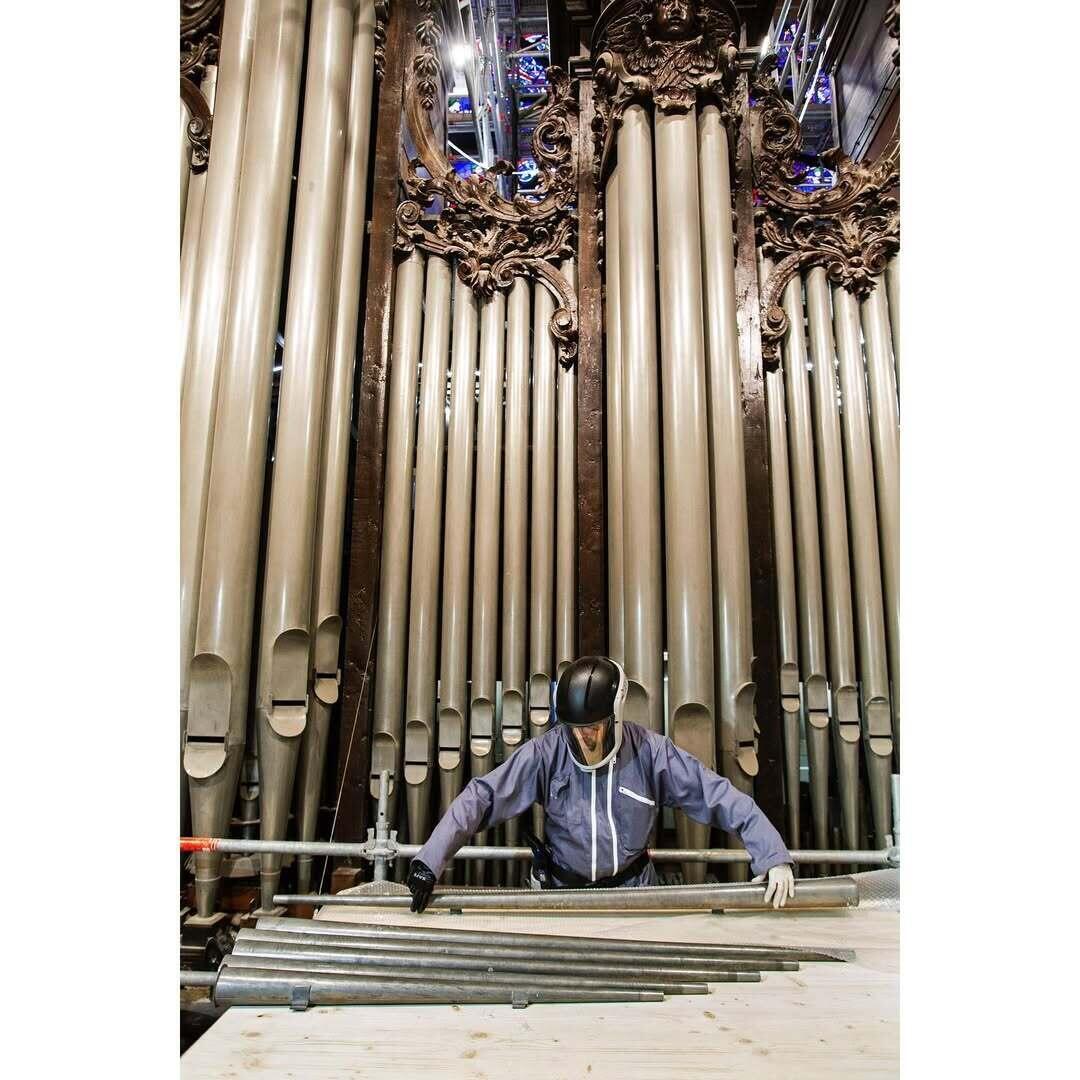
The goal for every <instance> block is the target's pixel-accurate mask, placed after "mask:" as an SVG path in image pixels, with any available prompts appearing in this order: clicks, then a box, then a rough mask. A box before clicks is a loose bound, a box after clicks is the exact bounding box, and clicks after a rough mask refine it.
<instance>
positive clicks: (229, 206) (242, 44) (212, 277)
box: [180, 0, 257, 862]
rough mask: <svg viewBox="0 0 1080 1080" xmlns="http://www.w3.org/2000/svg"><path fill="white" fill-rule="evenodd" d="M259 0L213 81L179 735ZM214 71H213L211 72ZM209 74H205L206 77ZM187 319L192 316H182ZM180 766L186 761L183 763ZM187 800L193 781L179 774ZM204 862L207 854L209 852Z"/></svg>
mask: <svg viewBox="0 0 1080 1080" xmlns="http://www.w3.org/2000/svg"><path fill="white" fill-rule="evenodd" d="M256 11H257V4H256V0H234V2H233V3H232V4H230V5H229V6H228V8H227V10H226V11H225V14H224V16H223V24H222V31H221V46H220V50H219V54H218V66H217V74H216V78H215V81H214V105H213V110H214V136H213V147H212V150H211V154H210V161H209V163H208V165H207V168H206V171H205V173H204V174H203V176H204V183H205V189H204V194H203V207H202V213H201V220H200V223H199V224H200V228H199V237H198V241H197V243H192V244H191V245H190V254H191V256H192V258H193V259H194V261H195V271H194V281H193V282H192V291H191V314H190V327H188V328H187V329H186V337H185V339H184V340H185V348H184V361H183V372H184V373H183V383H182V386H181V391H180V737H181V740H182V741H183V739H184V733H185V731H186V730H187V715H188V696H189V683H190V674H191V667H190V665H191V658H192V656H194V654H195V620H196V617H197V614H198V597H199V578H200V575H201V573H202V556H203V540H204V529H205V522H206V493H207V486H208V484H209V482H210V454H211V449H212V446H213V436H214V426H215V415H216V412H217V398H218V374H219V367H220V360H221V349H222V336H223V333H224V328H225V314H226V304H227V302H228V298H229V290H230V283H231V278H232V263H233V258H232V256H233V235H234V231H235V223H236V205H237V199H238V197H239V189H240V166H241V157H242V154H243V151H244V129H245V124H246V119H247V102H248V82H249V79H250V75H251V59H252V45H253V39H254V37H255V15H256ZM208 74H209V72H208ZM204 81H205V80H204ZM182 326H186V322H185V323H182ZM181 773H183V767H182V766H181ZM180 787H181V792H182V805H183V802H186V800H187V794H188V783H187V779H186V778H185V777H182V779H181V785H180ZM203 861H204V862H206V860H203Z"/></svg>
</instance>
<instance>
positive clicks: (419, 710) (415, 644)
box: [404, 256, 450, 840]
mask: <svg viewBox="0 0 1080 1080" xmlns="http://www.w3.org/2000/svg"><path fill="white" fill-rule="evenodd" d="M449 345H450V263H449V262H448V261H447V260H446V259H443V258H439V257H437V256H431V257H430V258H429V259H428V261H427V291H426V293H425V297H424V344H423V364H422V367H423V372H422V375H421V379H420V410H419V416H418V432H417V436H416V476H415V481H414V487H415V490H414V496H413V502H414V507H415V508H414V510H413V530H412V547H413V557H412V582H411V585H410V588H409V604H410V609H409V657H408V665H407V666H408V682H407V684H406V690H405V773H404V775H405V798H406V801H407V804H408V815H409V835H410V836H411V837H413V838H414V839H417V840H419V839H421V838H425V837H426V836H427V834H428V817H429V812H428V808H429V807H430V806H431V769H432V765H433V764H434V752H435V665H436V661H437V658H438V641H439V639H438V634H439V627H438V622H437V619H438V612H439V570H440V557H441V555H442V500H443V450H444V444H445V441H446V360H447V355H446V354H447V350H448V348H449Z"/></svg>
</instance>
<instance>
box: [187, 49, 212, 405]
mask: <svg viewBox="0 0 1080 1080" xmlns="http://www.w3.org/2000/svg"><path fill="white" fill-rule="evenodd" d="M217 72H218V69H217V64H209V65H208V66H207V68H206V71H205V73H204V74H203V77H202V82H201V83H199V91H200V93H201V94H202V95H203V97H204V98H205V99H206V104H207V107H208V108H209V109H210V112H211V114H213V111H214V97H215V91H216V89H217ZM206 173H207V170H206V169H202V170H200V171H199V172H197V173H195V174H193V175H192V177H191V180H190V182H189V186H188V199H187V210H186V213H185V215H184V238H183V242H182V243H181V245H180V360H181V363H182V364H183V365H184V366H185V367H186V365H187V352H188V340H189V338H190V336H191V309H192V305H193V302H194V295H193V294H194V292H195V274H196V271H197V269H198V253H199V233H200V231H201V229H202V212H203V203H204V201H205V198H206ZM185 381H186V380H185V379H184V377H183V376H182V377H181V381H180V386H181V390H180V393H181V397H182V396H183V392H184V391H183V387H184V383H185Z"/></svg>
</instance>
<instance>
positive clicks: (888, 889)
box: [851, 870, 900, 911]
mask: <svg viewBox="0 0 1080 1080" xmlns="http://www.w3.org/2000/svg"><path fill="white" fill-rule="evenodd" d="M851 876H852V877H853V878H854V879H855V882H856V884H857V885H858V887H859V907H860V908H872V909H877V910H879V911H899V910H900V871H899V870H867V871H865V872H864V873H861V874H852V875H851Z"/></svg>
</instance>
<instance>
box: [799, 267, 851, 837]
mask: <svg viewBox="0 0 1080 1080" xmlns="http://www.w3.org/2000/svg"><path fill="white" fill-rule="evenodd" d="M806 306H807V314H808V318H809V326H810V355H811V358H812V360H813V365H812V372H811V378H810V387H811V392H812V395H813V405H814V408H813V414H814V449H815V452H816V464H817V483H818V500H819V506H820V510H821V546H822V562H823V565H824V573H825V594H824V600H825V615H826V622H827V625H828V650H829V674H830V676H831V680H832V717H833V747H834V750H835V757H836V762H837V772H838V775H839V777H840V789H841V794H842V797H845V793H846V798H847V799H848V801H849V803H850V802H851V800H854V801H855V802H856V803H858V785H859V691H858V686H857V681H858V676H857V672H856V667H855V638H854V631H853V627H852V608H851V571H850V561H849V556H848V550H849V548H848V528H847V500H846V496H845V493H844V457H843V446H842V443H841V436H840V416H839V410H838V406H837V400H836V390H837V385H836V348H835V344H834V342H833V328H832V317H831V312H830V309H829V286H828V282H827V280H826V277H825V268H824V267H821V266H816V267H814V268H813V269H812V270H810V271H809V273H808V274H807V276H806ZM853 813H854V811H853V810H852V809H850V807H849V809H848V810H847V814H848V815H849V817H850V816H851V815H852V814H853ZM856 820H857V818H856ZM852 827H854V826H852Z"/></svg>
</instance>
